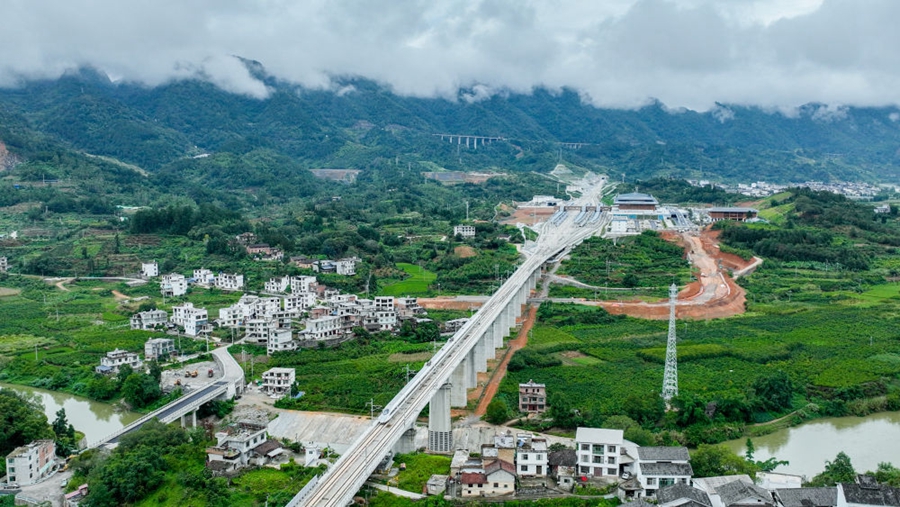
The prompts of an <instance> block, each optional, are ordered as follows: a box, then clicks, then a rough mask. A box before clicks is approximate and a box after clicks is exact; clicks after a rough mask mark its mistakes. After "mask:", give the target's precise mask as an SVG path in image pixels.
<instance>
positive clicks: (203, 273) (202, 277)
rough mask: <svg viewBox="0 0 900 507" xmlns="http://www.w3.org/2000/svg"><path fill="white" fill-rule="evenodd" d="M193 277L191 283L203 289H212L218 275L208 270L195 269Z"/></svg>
mask: <svg viewBox="0 0 900 507" xmlns="http://www.w3.org/2000/svg"><path fill="white" fill-rule="evenodd" d="M193 275H194V276H192V277H191V282H192V283H195V284H197V285H202V286H203V287H212V285H213V284H214V283H215V282H216V275H214V274H213V272H212V271H210V270H208V269H206V268H200V269H195V270H194V273H193Z"/></svg>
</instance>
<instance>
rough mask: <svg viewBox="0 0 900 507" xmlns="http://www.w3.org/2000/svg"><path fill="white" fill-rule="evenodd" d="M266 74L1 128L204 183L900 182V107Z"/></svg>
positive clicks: (18, 95) (97, 96) (51, 89)
mask: <svg viewBox="0 0 900 507" xmlns="http://www.w3.org/2000/svg"><path fill="white" fill-rule="evenodd" d="M254 69H255V72H257V73H258V75H260V76H261V77H263V78H264V79H265V81H266V83H267V85H268V86H269V87H270V90H271V93H270V96H269V97H268V98H266V99H262V100H260V99H255V98H251V97H247V96H243V95H236V94H232V93H229V92H226V91H223V90H221V89H219V88H216V87H215V86H214V85H212V84H209V83H206V82H202V81H190V80H188V81H175V82H171V83H168V84H165V85H162V86H158V87H155V88H148V87H144V86H141V85H137V84H133V83H112V82H111V81H110V80H109V79H108V78H107V77H106V76H105V75H103V74H101V73H98V72H95V71H92V70H90V69H83V70H81V71H78V72H72V73H69V74H67V75H65V76H63V77H61V78H59V79H57V80H52V81H33V82H27V83H25V84H23V85H22V86H20V87H18V88H6V89H0V116H3V119H4V124H5V123H6V121H5V120H6V119H7V118H13V119H15V121H14V123H16V122H18V123H20V124H21V125H22V128H24V129H27V130H28V131H30V132H37V133H40V134H41V135H42V136H44V137H46V138H47V139H50V140H53V141H56V142H60V143H62V144H63V145H65V146H68V147H70V148H72V149H75V150H78V151H83V152H86V153H91V154H96V155H105V156H110V157H114V158H116V159H119V160H121V161H124V162H127V163H131V164H135V165H137V166H139V167H141V168H143V169H146V170H147V171H150V172H156V171H161V172H166V170H167V169H168V170H169V171H176V172H179V173H181V172H183V171H187V172H188V173H195V174H196V176H197V177H199V178H201V179H202V178H204V177H206V176H208V175H209V172H210V171H211V170H212V168H211V167H210V166H211V164H210V162H209V161H208V160H206V161H204V160H203V159H194V158H191V157H194V156H197V155H201V154H204V153H212V154H214V155H221V154H223V153H224V154H230V155H227V156H226V158H227V159H228V160H227V161H226V163H225V166H233V165H234V164H235V160H238V161H239V162H240V161H243V162H241V163H244V164H245V165H247V166H248V167H251V169H252V166H253V164H254V163H255V162H254V161H255V160H260V159H263V160H267V161H269V162H271V163H270V164H269V165H268V167H269V169H266V170H267V171H268V170H270V169H271V167H272V166H273V165H274V166H277V167H284V166H290V168H291V169H290V170H289V171H287V170H285V171H284V173H285V174H288V173H291V174H293V173H295V169H300V168H315V167H335V168H345V167H350V168H359V169H365V168H368V167H377V166H379V165H381V164H384V163H386V161H393V162H398V163H402V164H403V165H409V166H410V167H412V168H413V169H414V170H417V171H421V170H431V169H433V168H435V167H443V168H447V169H453V170H483V169H489V168H500V169H503V170H507V171H508V170H512V171H539V172H546V171H548V170H549V169H551V168H552V167H553V165H554V164H555V162H556V161H557V160H558V159H559V158H560V157H561V158H562V159H563V160H564V161H566V162H568V163H571V164H573V165H578V166H582V167H587V168H591V169H595V170H600V171H602V170H608V171H611V172H613V173H616V174H618V173H626V174H627V176H628V177H630V178H647V177H652V176H654V175H667V176H677V177H688V178H704V179H711V180H731V181H736V180H740V181H747V180H748V179H762V180H768V181H773V182H791V181H805V180H810V179H813V180H860V179H862V180H869V181H900V171H898V169H897V166H898V163H900V121H898V119H900V110H898V109H897V108H894V107H891V108H834V107H828V106H825V105H820V104H809V105H806V106H803V107H801V108H799V109H798V110H796V111H793V112H792V113H791V114H789V115H786V114H782V113H777V112H769V111H764V110H761V109H759V108H753V107H741V106H725V105H723V106H720V107H719V108H718V109H716V110H714V111H711V112H706V113H698V112H694V111H672V110H668V109H667V108H666V107H665V106H664V105H662V104H658V103H655V104H651V105H648V106H646V107H643V108H641V109H639V110H610V109H598V108H595V107H592V106H590V105H587V104H585V103H584V101H583V99H582V97H581V96H580V95H579V94H578V93H577V92H575V91H573V90H561V91H558V92H555V91H549V90H545V89H536V90H534V91H533V92H532V93H531V94H528V95H523V94H497V95H494V96H492V97H490V98H487V99H485V100H480V101H471V100H467V97H468V95H467V94H466V91H465V90H463V91H461V92H460V96H459V99H458V100H456V101H452V100H448V99H445V98H417V97H404V96H399V95H396V94H394V93H391V92H390V91H389V90H387V89H385V88H384V87H382V86H380V85H379V84H377V83H374V82H371V81H366V80H362V79H355V80H346V81H344V82H342V83H341V86H340V88H339V90H338V91H332V90H311V89H303V88H299V87H296V86H293V85H290V84H286V83H282V82H279V81H277V80H275V79H274V78H271V77H269V76H265V74H264V70H263V69H262V68H261V67H259V66H256V67H254ZM438 133H451V134H468V135H481V136H497V137H503V138H505V139H507V141H503V142H495V143H493V144H489V145H486V146H479V147H478V149H477V150H476V149H473V148H468V149H467V148H466V147H465V144H464V143H463V145H457V144H456V143H455V142H454V143H453V144H451V143H450V142H449V140H448V139H445V140H444V141H443V142H441V138H440V137H436V136H434V135H433V134H438ZM3 135H4V132H3V130H2V129H0V140H3V141H5V142H6V143H7V144H8V145H10V146H11V148H10V149H11V151H13V152H14V153H15V151H16V148H17V146H16V143H15V142H12V143H11V142H9V141H8V140H7V139H3ZM562 143H585V144H584V145H582V146H581V147H580V148H578V149H571V148H566V147H564V146H563V144H562ZM254 152H255V153H256V155H254V156H251V157H249V159H252V160H249V159H248V157H247V154H248V153H254ZM273 161H274V162H273ZM173 164H174V165H173ZM217 167H218V166H217ZM264 172H265V171H264ZM285 174H282V175H281V176H279V177H278V178H276V179H281V180H283V176H284V175H285ZM263 180H265V178H263ZM263 182H265V181H263ZM296 183H298V184H299V183H302V179H301V181H298V182H296ZM214 186H215V185H214Z"/></svg>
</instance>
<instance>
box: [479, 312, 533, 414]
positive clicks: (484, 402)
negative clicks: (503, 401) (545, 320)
mask: <svg viewBox="0 0 900 507" xmlns="http://www.w3.org/2000/svg"><path fill="white" fill-rule="evenodd" d="M536 318H537V308H536V307H532V308H530V309H529V310H528V313H527V316H526V317H525V321H524V322H522V328H521V329H519V334H518V335H517V336H516V337H515V338H513V339H512V340H510V341H509V343H508V350H507V352H506V354H505V355H504V356H503V359H502V360H501V361H500V363H499V364H497V367H496V368H494V373H493V374H492V375H491V379H490V380H489V381H488V383H487V385H486V386H485V387H484V392H483V393H482V395H481V399H480V400H479V401H478V406H477V407H476V408H475V415H476V416H478V417H481V416H483V415H484V414H486V413H487V407H488V405H490V404H491V400H493V399H494V396H495V395H496V394H497V390H498V389H500V382H501V381H502V380H503V377H505V376H506V365H508V364H509V360H510V358H512V356H513V354H515V353H516V351H517V350H519V349H522V348H524V347H525V345H527V344H528V333H529V332H530V331H531V328H532V326H534V321H535V319H536Z"/></svg>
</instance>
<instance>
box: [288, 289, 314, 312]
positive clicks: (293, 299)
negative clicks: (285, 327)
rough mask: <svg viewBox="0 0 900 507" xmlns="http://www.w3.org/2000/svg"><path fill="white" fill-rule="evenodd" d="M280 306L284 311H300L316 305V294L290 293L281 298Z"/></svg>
mask: <svg viewBox="0 0 900 507" xmlns="http://www.w3.org/2000/svg"><path fill="white" fill-rule="evenodd" d="M281 302H282V303H283V306H282V308H283V309H284V310H285V311H288V312H293V313H300V312H305V311H306V310H307V309H309V308H312V307H313V306H316V294H315V293H314V292H300V293H291V295H289V296H285V297H283V298H281Z"/></svg>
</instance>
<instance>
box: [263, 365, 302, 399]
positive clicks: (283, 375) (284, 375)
mask: <svg viewBox="0 0 900 507" xmlns="http://www.w3.org/2000/svg"><path fill="white" fill-rule="evenodd" d="M262 378H263V385H262V388H263V390H265V391H266V394H285V393H287V392H288V391H290V390H291V386H293V385H294V382H295V381H296V380H297V375H296V373H294V369H293V368H271V369H269V370H266V371H265V372H263V375H262Z"/></svg>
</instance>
